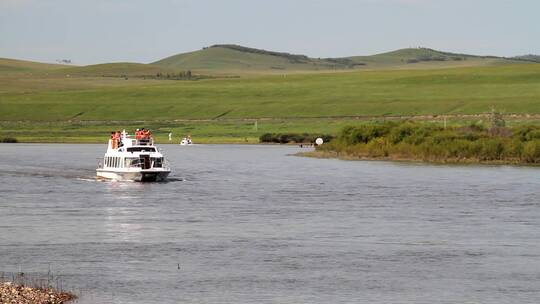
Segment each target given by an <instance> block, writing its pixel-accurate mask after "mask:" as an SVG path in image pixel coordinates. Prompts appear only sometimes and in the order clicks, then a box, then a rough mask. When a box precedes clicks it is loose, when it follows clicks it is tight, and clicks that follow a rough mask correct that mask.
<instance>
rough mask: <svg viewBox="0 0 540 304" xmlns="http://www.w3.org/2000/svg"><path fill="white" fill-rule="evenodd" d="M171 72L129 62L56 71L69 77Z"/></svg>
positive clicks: (164, 68) (149, 65) (163, 68)
mask: <svg viewBox="0 0 540 304" xmlns="http://www.w3.org/2000/svg"><path fill="white" fill-rule="evenodd" d="M172 71H173V70H172V69H169V68H166V67H160V66H156V65H151V64H142V63H131V62H119V63H105V64H94V65H87V66H82V67H69V68H64V69H60V70H56V72H57V73H58V74H66V75H71V76H146V75H156V73H167V72H172Z"/></svg>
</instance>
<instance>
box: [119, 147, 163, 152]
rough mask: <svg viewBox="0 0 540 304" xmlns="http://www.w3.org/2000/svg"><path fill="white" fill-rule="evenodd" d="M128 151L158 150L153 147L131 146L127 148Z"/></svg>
mask: <svg viewBox="0 0 540 304" xmlns="http://www.w3.org/2000/svg"><path fill="white" fill-rule="evenodd" d="M126 149H127V151H128V152H156V148H153V147H130V148H126Z"/></svg>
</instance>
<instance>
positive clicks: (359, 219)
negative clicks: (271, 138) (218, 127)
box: [0, 144, 540, 304]
mask: <svg viewBox="0 0 540 304" xmlns="http://www.w3.org/2000/svg"><path fill="white" fill-rule="evenodd" d="M105 148H106V146H105V145H83V144H80V145H71V144H1V145H0V271H5V272H16V271H19V270H21V271H23V272H25V273H28V274H34V275H40V274H46V273H47V272H48V271H49V269H51V271H52V272H53V273H55V274H56V275H60V277H61V279H62V281H63V282H64V285H63V287H64V288H68V289H71V290H74V291H75V292H77V293H79V294H80V295H81V297H80V298H79V299H78V300H77V303H84V304H86V303H235V304H241V303H490V304H492V303H540V284H539V282H540V244H539V242H538V238H539V237H540V191H539V189H540V168H533V167H511V166H444V165H426V164H416V163H393V162H372V161H341V160H332V159H324V160H323V159H312V158H302V157H296V156H291V154H294V153H296V152H298V151H300V149H299V148H296V147H291V146H248V145H197V146H191V147H181V146H173V145H164V146H163V148H164V151H165V154H166V156H167V157H168V158H169V159H170V161H171V164H172V170H173V173H172V174H171V181H169V182H167V183H130V182H103V181H97V180H95V178H94V176H95V167H96V164H97V161H96V158H99V157H101V156H103V153H104V152H105Z"/></svg>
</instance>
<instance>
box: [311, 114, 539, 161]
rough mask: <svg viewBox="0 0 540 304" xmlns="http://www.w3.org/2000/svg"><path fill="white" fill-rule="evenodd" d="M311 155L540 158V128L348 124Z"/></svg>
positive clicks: (418, 158)
mask: <svg viewBox="0 0 540 304" xmlns="http://www.w3.org/2000/svg"><path fill="white" fill-rule="evenodd" d="M308 155H310V156H316V157H338V158H346V159H385V160H411V161H429V162H456V163H475V162H481V163H512V164H517V163H524V164H538V163H540V127H539V126H533V125H530V126H516V127H512V128H509V127H505V126H504V121H500V120H495V121H494V122H492V123H491V124H490V126H485V125H483V124H470V125H464V126H451V127H448V128H445V127H443V126H441V125H440V124H429V123H419V122H381V123H369V124H364V125H360V126H349V127H345V128H344V129H343V130H342V131H341V132H340V134H339V135H338V137H337V138H336V139H334V140H333V141H332V142H330V143H328V144H324V145H322V146H319V147H317V149H316V151H315V152H313V153H308Z"/></svg>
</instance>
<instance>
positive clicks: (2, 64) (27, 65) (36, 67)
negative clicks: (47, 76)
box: [0, 58, 66, 73]
mask: <svg viewBox="0 0 540 304" xmlns="http://www.w3.org/2000/svg"><path fill="white" fill-rule="evenodd" d="M65 67H66V65H62V64H50V63H41V62H34V61H26V60H17V59H8V58H0V73H14V72H37V71H51V70H56V69H62V68H65Z"/></svg>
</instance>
